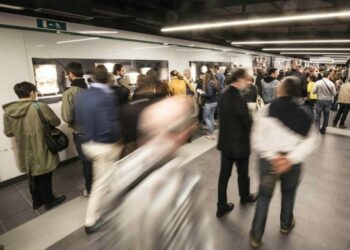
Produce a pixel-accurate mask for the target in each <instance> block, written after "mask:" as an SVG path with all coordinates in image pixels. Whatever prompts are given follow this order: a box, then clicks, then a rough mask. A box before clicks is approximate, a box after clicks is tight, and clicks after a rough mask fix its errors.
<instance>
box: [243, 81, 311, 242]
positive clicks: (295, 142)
mask: <svg viewBox="0 0 350 250" xmlns="http://www.w3.org/2000/svg"><path fill="white" fill-rule="evenodd" d="M277 96H278V98H277V99H275V100H273V101H272V103H271V104H270V105H267V106H266V107H265V108H264V109H263V110H262V111H261V112H260V113H259V115H258V116H257V117H256V122H255V123H254V127H253V131H252V147H253V148H254V150H255V151H256V152H257V153H258V156H259V167H260V186H259V196H258V202H257V204H256V211H255V216H254V221H253V225H252V229H251V232H250V244H251V246H252V247H254V248H257V247H259V246H260V245H261V240H262V237H263V234H264V230H265V225H266V220H267V214H268V209H269V205H270V201H271V199H272V195H273V191H274V188H275V185H276V182H277V181H278V180H281V186H282V188H281V192H282V208H281V216H280V220H281V226H280V228H281V229H280V230H281V233H283V234H287V233H289V232H290V231H291V230H292V229H293V227H294V226H295V218H294V215H293V209H294V202H295V196H296V191H297V187H298V184H299V180H300V173H301V164H302V163H303V162H304V161H305V159H306V158H307V157H308V156H309V155H310V154H311V153H312V152H313V150H314V149H315V148H316V145H317V141H318V139H317V134H316V133H315V132H314V131H313V129H312V119H311V117H310V116H309V115H308V114H307V113H306V111H305V110H304V109H303V108H302V106H301V105H300V104H299V103H298V100H297V98H300V96H301V88H300V80H299V79H298V78H296V77H286V78H285V79H284V80H283V81H282V82H281V83H280V84H279V85H278V87H277Z"/></svg>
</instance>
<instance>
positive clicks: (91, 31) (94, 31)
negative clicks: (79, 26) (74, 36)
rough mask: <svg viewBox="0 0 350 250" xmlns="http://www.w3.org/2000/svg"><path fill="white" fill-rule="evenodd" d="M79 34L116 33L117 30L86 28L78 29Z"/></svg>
mask: <svg viewBox="0 0 350 250" xmlns="http://www.w3.org/2000/svg"><path fill="white" fill-rule="evenodd" d="M79 33H80V34H118V33H119V32H118V31H103V30H87V31H79Z"/></svg>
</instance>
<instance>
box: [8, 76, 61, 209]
mask: <svg viewBox="0 0 350 250" xmlns="http://www.w3.org/2000/svg"><path fill="white" fill-rule="evenodd" d="M14 91H15V93H16V95H17V96H18V98H19V100H18V101H15V102H11V103H8V104H5V105H3V110H4V132H5V135H6V136H7V137H14V138H15V141H16V144H15V148H16V150H15V152H16V156H17V166H18V167H19V170H20V171H21V172H22V173H25V174H27V175H28V179H29V189H30V193H31V196H32V206H33V209H39V208H40V207H41V206H43V205H45V208H46V210H48V209H51V208H53V207H54V206H56V205H58V204H60V203H62V202H63V201H64V200H65V199H66V197H65V196H64V195H62V196H59V197H55V196H54V194H53V192H52V173H53V171H54V170H55V169H56V168H57V166H58V164H59V162H60V159H59V156H58V153H53V152H51V151H50V150H49V148H48V146H47V144H46V142H45V134H44V133H45V132H44V125H43V124H42V122H41V119H40V116H39V113H38V112H39V111H38V110H40V111H41V113H42V114H43V116H44V118H45V120H46V121H47V122H48V123H49V124H50V125H51V126H53V127H56V126H58V125H60V123H61V121H60V119H59V118H58V117H57V115H56V114H55V113H54V112H53V111H52V109H51V108H50V107H49V106H48V105H47V104H45V103H43V102H38V101H36V99H37V88H36V86H35V85H34V84H32V83H30V82H21V83H17V84H16V85H15V86H14Z"/></svg>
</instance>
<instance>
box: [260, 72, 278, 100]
mask: <svg viewBox="0 0 350 250" xmlns="http://www.w3.org/2000/svg"><path fill="white" fill-rule="evenodd" d="M277 84H278V81H277V80H276V79H275V78H273V77H271V76H267V77H265V78H264V79H263V80H262V81H261V86H262V98H263V100H264V102H265V103H270V102H271V101H272V100H273V99H275V98H276V87H277Z"/></svg>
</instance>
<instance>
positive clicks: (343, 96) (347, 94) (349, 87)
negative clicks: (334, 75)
mask: <svg viewBox="0 0 350 250" xmlns="http://www.w3.org/2000/svg"><path fill="white" fill-rule="evenodd" d="M338 102H339V103H346V104H349V103H350V82H347V83H344V84H343V85H342V86H341V87H340V91H339V98H338Z"/></svg>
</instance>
